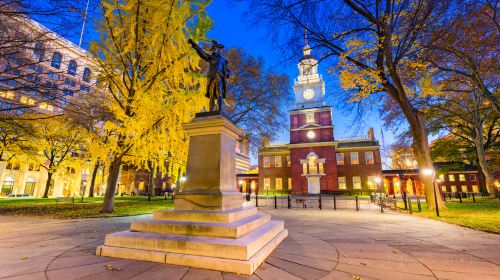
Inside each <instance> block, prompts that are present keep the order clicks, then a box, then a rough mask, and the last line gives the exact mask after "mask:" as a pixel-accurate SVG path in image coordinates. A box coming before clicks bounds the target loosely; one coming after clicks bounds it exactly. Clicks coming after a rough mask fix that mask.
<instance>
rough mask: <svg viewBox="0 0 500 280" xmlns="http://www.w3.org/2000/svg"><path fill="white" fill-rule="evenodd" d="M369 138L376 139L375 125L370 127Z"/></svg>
mask: <svg viewBox="0 0 500 280" xmlns="http://www.w3.org/2000/svg"><path fill="white" fill-rule="evenodd" d="M368 138H369V139H370V140H374V139H375V133H374V132H373V127H370V129H368Z"/></svg>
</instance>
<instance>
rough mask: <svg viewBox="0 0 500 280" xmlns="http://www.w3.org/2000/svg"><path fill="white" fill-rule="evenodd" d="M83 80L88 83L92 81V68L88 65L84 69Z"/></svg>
mask: <svg viewBox="0 0 500 280" xmlns="http://www.w3.org/2000/svg"><path fill="white" fill-rule="evenodd" d="M83 80H84V81H85V82H87V83H88V82H90V69H89V68H88V67H85V69H83Z"/></svg>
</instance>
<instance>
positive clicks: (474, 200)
mask: <svg viewBox="0 0 500 280" xmlns="http://www.w3.org/2000/svg"><path fill="white" fill-rule="evenodd" d="M472 202H476V197H475V196H474V193H472Z"/></svg>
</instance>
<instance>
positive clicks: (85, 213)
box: [0, 197, 173, 219]
mask: <svg viewBox="0 0 500 280" xmlns="http://www.w3.org/2000/svg"><path fill="white" fill-rule="evenodd" d="M102 202H103V198H102V197H95V198H84V200H83V202H82V200H81V198H75V204H74V205H73V204H71V203H59V204H56V199H55V198H48V199H43V198H29V199H15V198H13V199H0V215H9V216H31V217H44V218H61V219H80V218H96V217H116V216H131V215H140V214H149V213H153V212H154V211H157V210H165V209H170V208H172V205H173V204H172V201H171V200H170V199H168V200H165V199H164V197H153V198H151V201H148V198H147V197H116V198H115V209H114V212H113V213H100V211H101V207H102Z"/></svg>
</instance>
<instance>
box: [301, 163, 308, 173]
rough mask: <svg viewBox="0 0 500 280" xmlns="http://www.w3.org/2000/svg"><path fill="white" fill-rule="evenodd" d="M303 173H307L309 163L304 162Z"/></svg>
mask: <svg viewBox="0 0 500 280" xmlns="http://www.w3.org/2000/svg"><path fill="white" fill-rule="evenodd" d="M302 174H307V164H305V163H303V164H302Z"/></svg>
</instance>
